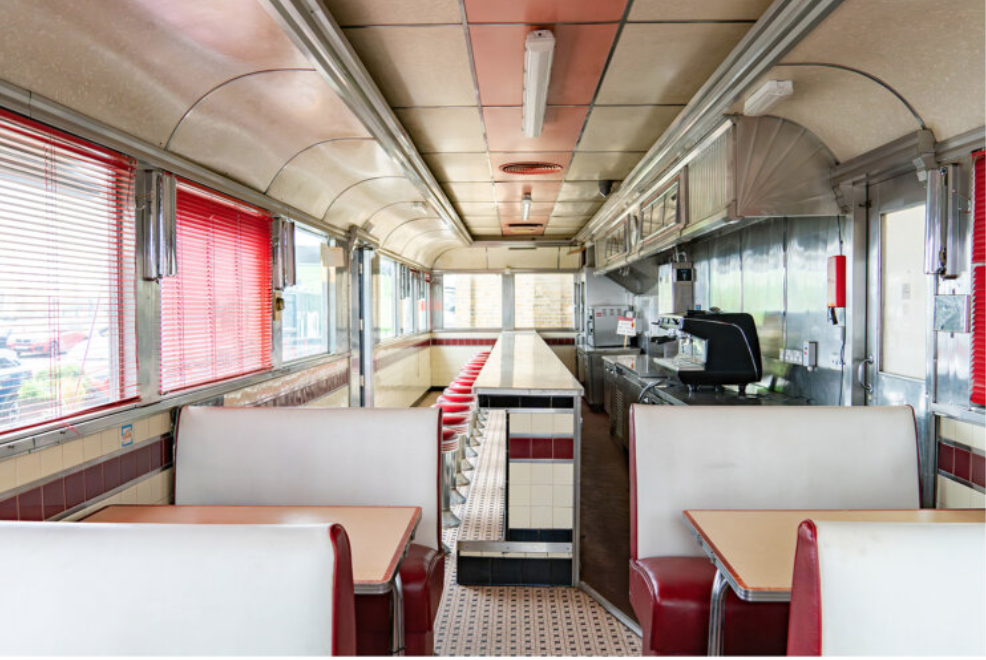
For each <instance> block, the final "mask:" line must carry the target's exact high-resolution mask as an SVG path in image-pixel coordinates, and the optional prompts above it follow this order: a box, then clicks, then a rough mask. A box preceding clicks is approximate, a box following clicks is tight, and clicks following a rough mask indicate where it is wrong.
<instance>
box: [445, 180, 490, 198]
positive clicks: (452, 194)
mask: <svg viewBox="0 0 986 660" xmlns="http://www.w3.org/2000/svg"><path fill="white" fill-rule="evenodd" d="M442 188H444V189H445V194H446V195H447V196H448V198H449V199H450V200H451V201H453V202H493V201H494V199H495V198H494V196H493V184H492V183H470V182H467V181H463V182H456V181H449V182H447V183H445V184H444V185H443V186H442Z"/></svg>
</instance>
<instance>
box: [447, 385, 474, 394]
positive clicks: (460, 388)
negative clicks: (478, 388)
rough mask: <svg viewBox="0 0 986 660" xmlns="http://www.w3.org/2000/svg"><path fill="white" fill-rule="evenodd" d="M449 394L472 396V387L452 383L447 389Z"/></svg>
mask: <svg viewBox="0 0 986 660" xmlns="http://www.w3.org/2000/svg"><path fill="white" fill-rule="evenodd" d="M445 391H447V392H455V393H456V394H472V385H460V384H458V383H452V384H451V385H449V386H448V387H446V388H445Z"/></svg>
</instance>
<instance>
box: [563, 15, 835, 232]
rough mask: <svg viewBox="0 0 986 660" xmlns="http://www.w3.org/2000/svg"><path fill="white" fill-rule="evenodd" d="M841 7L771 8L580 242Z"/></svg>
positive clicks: (595, 216) (699, 92)
mask: <svg viewBox="0 0 986 660" xmlns="http://www.w3.org/2000/svg"><path fill="white" fill-rule="evenodd" d="M841 3H842V0H776V2H774V3H773V4H772V5H770V7H769V8H768V9H767V11H766V12H764V14H763V16H761V18H760V20H759V21H757V23H756V24H754V26H753V27H752V28H751V29H750V31H749V32H747V33H746V35H745V36H744V37H743V38H742V39H741V40H740V42H739V44H738V45H737V46H736V48H735V49H733V51H732V52H731V53H730V54H729V56H728V57H727V58H726V59H725V60H724V61H723V62H722V64H720V65H719V67H718V68H717V69H716V70H715V73H713V74H712V76H711V77H710V78H709V79H708V80H707V81H706V82H705V84H704V85H702V87H701V88H700V89H699V90H698V92H697V93H696V94H695V95H694V96H693V97H692V99H691V101H689V102H688V104H687V105H686V106H685V108H684V109H683V110H682V111H681V114H679V115H678V117H677V118H676V119H675V120H674V122H672V124H671V126H670V127H669V128H668V130H667V131H665V132H664V134H663V135H662V136H661V137H660V138H659V139H658V141H657V142H656V143H655V144H654V146H653V147H651V149H650V150H649V151H648V152H647V153H646V154H645V155H644V157H643V158H642V159H641V160H640V162H639V163H637V165H636V166H635V167H634V168H633V170H631V172H630V173H629V174H628V175H627V177H626V179H625V180H624V182H623V185H622V186H621V187H620V189H619V190H618V191H616V192H615V193H613V194H612V195H610V196H609V198H608V199H607V200H606V202H605V203H604V204H603V206H602V208H600V209H599V210H598V211H597V212H596V214H595V215H594V216H593V217H592V219H591V220H590V221H589V222H588V223H587V224H586V225H585V226H584V227H583V228H582V229H581V230H580V231H579V232H578V234H576V236H575V240H577V241H580V242H586V241H588V240H590V239H591V237H592V236H593V234H594V233H596V232H597V231H598V230H600V229H602V228H603V227H604V225H605V224H606V223H607V222H608V221H610V220H612V219H614V218H615V217H616V216H617V215H618V214H619V213H620V212H622V210H623V209H624V208H625V207H626V205H628V204H629V203H630V202H631V201H632V200H633V199H634V197H635V196H636V195H639V194H641V193H642V192H643V189H644V188H646V187H647V186H648V185H649V184H650V183H652V182H653V181H654V180H655V179H656V178H657V177H658V176H659V175H660V174H661V172H663V171H664V170H666V169H667V168H668V167H669V166H670V165H671V164H673V163H674V161H675V160H677V158H679V157H680V156H681V154H683V153H685V152H686V151H687V150H688V149H690V148H691V147H693V146H694V145H695V144H696V143H697V142H698V141H699V140H701V139H702V137H703V136H704V135H705V134H706V133H708V131H709V130H711V129H712V128H713V127H714V125H715V124H717V123H719V122H721V121H722V115H723V114H724V113H725V112H727V110H728V109H729V106H730V105H731V104H732V103H733V102H734V101H735V100H736V98H737V97H738V96H739V95H740V94H741V93H742V92H743V90H745V89H747V88H748V87H749V86H750V85H751V84H752V83H753V82H755V81H756V80H757V79H758V78H759V77H760V76H761V75H763V74H764V73H765V72H766V71H768V70H769V69H770V68H772V67H773V66H774V65H775V64H777V63H778V62H779V61H780V59H781V58H782V57H783V56H784V55H785V54H787V53H788V52H789V51H790V50H791V49H792V48H794V46H795V45H797V44H798V42H799V41H800V40H801V39H803V38H804V37H805V36H806V35H807V34H808V33H809V32H811V31H812V30H813V29H814V28H815V26H817V25H818V24H819V23H820V22H821V21H822V20H823V19H824V18H825V17H826V16H828V15H829V14H830V13H831V12H832V11H833V10H835V8H836V7H838V6H839V5H840V4H841Z"/></svg>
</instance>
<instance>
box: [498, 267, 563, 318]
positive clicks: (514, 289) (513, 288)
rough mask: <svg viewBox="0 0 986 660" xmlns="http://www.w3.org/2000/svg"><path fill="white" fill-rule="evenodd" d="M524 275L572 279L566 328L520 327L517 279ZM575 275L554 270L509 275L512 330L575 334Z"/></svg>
mask: <svg viewBox="0 0 986 660" xmlns="http://www.w3.org/2000/svg"><path fill="white" fill-rule="evenodd" d="M526 275H559V276H567V277H571V278H572V281H571V287H572V288H571V291H572V317H571V319H570V324H569V325H566V326H547V325H535V326H533V327H530V326H522V325H520V324H519V323H517V318H518V314H517V301H518V296H517V278H518V277H523V276H526ZM576 275H577V273H575V272H571V271H556V270H540V271H529V272H523V273H513V274H512V275H510V279H511V280H512V282H511V284H512V286H511V288H510V294H511V295H510V297H511V299H512V300H511V305H512V307H513V319H514V324H513V325H514V329H515V330H534V331H543V332H575V331H576V328H575V323H576V319H575V311H576V310H575V307H576V300H575V282H576Z"/></svg>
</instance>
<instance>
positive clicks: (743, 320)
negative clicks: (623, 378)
mask: <svg viewBox="0 0 986 660" xmlns="http://www.w3.org/2000/svg"><path fill="white" fill-rule="evenodd" d="M657 325H658V327H659V328H660V329H661V330H662V331H663V332H664V333H665V336H668V337H673V338H674V339H675V340H676V342H677V354H676V355H675V356H674V357H665V358H655V361H656V362H657V363H658V364H660V365H661V366H663V367H665V368H667V369H671V370H672V371H674V372H675V373H676V375H677V376H678V379H679V380H681V382H682V383H684V384H685V385H687V386H689V388H695V387H698V386H700V385H714V386H721V385H738V386H739V389H740V392H741V393H742V392H743V391H745V389H746V386H747V385H748V384H749V383H755V382H757V381H759V380H760V379H761V378H763V364H762V361H761V358H760V339H759V337H758V335H757V326H756V323H754V321H753V317H752V316H750V315H749V314H744V313H717V312H708V311H703V310H689V311H687V312H686V313H684V314H665V315H663V316H661V317H660V318H659V319H658V322H657Z"/></svg>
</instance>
